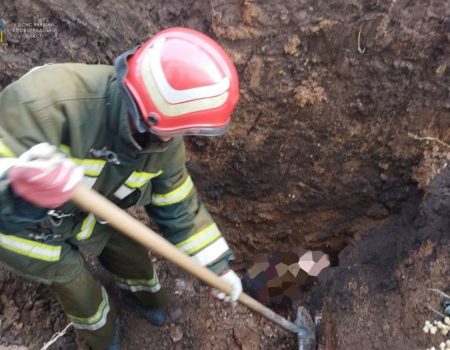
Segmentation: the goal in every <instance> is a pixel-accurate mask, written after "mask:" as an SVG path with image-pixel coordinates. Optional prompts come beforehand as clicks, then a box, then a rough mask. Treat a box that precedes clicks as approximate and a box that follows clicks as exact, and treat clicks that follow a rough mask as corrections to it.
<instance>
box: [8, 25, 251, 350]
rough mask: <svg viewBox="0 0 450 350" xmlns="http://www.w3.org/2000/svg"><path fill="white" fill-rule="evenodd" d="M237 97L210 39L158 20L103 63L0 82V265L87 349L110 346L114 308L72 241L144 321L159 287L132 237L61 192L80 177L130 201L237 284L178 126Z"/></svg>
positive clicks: (224, 125)
mask: <svg viewBox="0 0 450 350" xmlns="http://www.w3.org/2000/svg"><path fill="white" fill-rule="evenodd" d="M238 98H239V82H238V76H237V73H236V69H235V67H234V65H233V63H232V62H231V60H230V58H229V56H228V55H227V54H226V53H225V51H224V50H223V49H222V48H221V47H220V46H219V45H218V44H217V43H216V42H215V41H213V40H212V39H210V38H208V37H207V36H205V35H203V34H201V33H199V32H196V31H194V30H190V29H185V28H170V29H167V30H164V31H162V32H160V33H158V34H156V35H155V36H153V37H152V38H151V39H150V40H149V41H148V42H146V43H145V44H144V45H142V46H138V47H137V48H134V49H132V50H130V51H128V52H126V53H124V54H122V55H121V56H119V57H118V58H117V59H116V61H115V65H114V66H107V65H86V64H71V63H70V64H51V65H45V66H41V67H38V68H34V69H32V70H31V71H30V72H28V73H27V74H25V75H24V76H23V77H21V78H20V79H19V80H17V81H16V82H14V83H12V84H10V85H9V86H7V87H6V88H5V89H4V90H3V91H2V92H1V93H0V157H1V159H0V171H1V179H0V264H1V265H2V266H3V267H5V268H7V269H9V270H10V271H12V272H14V273H16V274H17V275H20V276H23V277H25V278H28V279H31V280H34V281H37V282H41V283H44V284H45V285H47V286H48V288H49V290H50V291H51V293H52V294H53V295H54V296H55V298H56V299H57V300H58V301H59V303H60V304H61V305H62V307H63V309H64V310H65V312H66V313H67V316H68V318H69V319H70V321H71V322H72V323H73V325H74V327H75V328H76V329H77V331H78V332H79V334H80V335H81V336H82V337H83V338H84V339H85V340H86V341H87V343H88V344H89V345H90V346H91V347H92V348H93V349H120V339H119V336H118V325H117V324H118V322H117V312H116V310H115V306H114V304H113V302H112V300H111V299H110V297H109V296H108V293H107V291H106V290H105V288H104V287H103V286H102V284H101V283H100V282H99V281H98V279H97V278H96V277H95V276H93V274H92V273H91V271H90V270H89V267H88V266H87V264H86V262H85V261H84V259H83V257H82V255H81V254H80V249H83V250H87V251H89V252H90V253H92V254H94V255H95V256H97V257H98V261H99V262H100V263H101V265H102V266H104V267H105V268H106V269H107V270H108V271H109V272H110V273H111V274H112V276H113V278H114V279H115V281H116V282H117V284H118V286H119V287H120V288H121V289H122V290H124V293H125V295H128V297H129V298H130V299H131V300H132V302H133V303H135V305H136V307H137V308H138V310H139V311H140V312H141V313H142V315H143V316H145V317H146V318H147V319H148V320H149V321H150V322H151V323H152V324H154V325H156V326H162V325H163V324H164V322H165V320H166V303H167V300H166V296H165V292H164V290H163V289H162V287H161V285H160V283H159V280H158V276H157V274H156V271H155V269H154V268H153V266H152V263H151V261H150V260H149V258H148V253H147V251H146V249H145V248H143V247H141V246H140V245H138V244H137V243H135V242H133V241H131V240H130V239H128V238H126V237H125V236H123V235H121V234H120V233H118V232H116V231H115V230H114V229H113V228H111V227H110V226H108V223H107V222H102V221H100V220H98V219H97V218H96V217H95V216H94V215H93V214H92V213H88V212H83V211H81V210H80V209H77V208H76V207H75V206H74V205H73V204H72V203H71V202H70V201H69V199H70V197H71V193H72V191H73V189H74V187H75V186H76V185H77V184H78V183H80V182H81V183H82V184H83V185H85V186H88V187H90V188H92V189H94V190H95V191H97V192H99V193H101V194H102V195H103V196H105V197H107V198H108V199H109V200H111V201H113V202H114V203H116V204H117V205H118V206H120V207H121V208H124V209H125V208H129V207H131V206H143V207H145V209H146V211H147V213H148V214H149V216H150V218H151V219H152V220H153V222H154V223H155V224H156V225H157V226H158V227H159V229H160V231H161V233H162V234H163V235H164V237H165V238H167V239H168V240H169V241H170V242H171V243H173V244H174V245H176V246H177V247H178V248H179V249H180V250H181V251H183V252H184V253H186V254H188V255H190V256H191V257H192V259H193V260H194V261H196V262H198V263H199V264H201V265H203V266H206V267H208V268H209V269H211V270H212V271H214V272H215V273H217V274H219V275H220V276H221V278H222V279H223V280H224V281H226V282H227V283H229V284H231V285H232V286H233V293H232V294H231V295H230V296H225V295H224V294H223V293H218V291H212V293H213V294H214V295H215V296H216V297H218V298H220V299H225V300H236V299H237V298H238V296H239V294H240V293H241V292H242V285H241V281H240V279H239V277H238V276H237V274H236V273H235V272H234V271H233V270H231V269H230V267H229V262H230V261H231V260H233V258H234V256H233V253H232V251H231V250H230V248H229V246H228V244H227V242H226V240H225V238H224V237H223V236H222V234H221V232H220V230H219V228H218V227H217V225H216V224H215V223H214V221H213V219H212V218H211V216H210V214H209V213H208V211H207V209H206V208H205V206H204V204H203V203H202V202H201V200H200V199H199V197H198V195H197V192H196V190H195V187H194V184H193V182H192V178H191V177H190V176H189V174H188V172H187V171H186V165H185V150H184V144H183V135H207V136H214V135H221V134H223V133H225V132H226V131H227V129H228V128H229V125H230V118H231V114H232V111H233V109H234V107H235V105H236V103H237V101H238Z"/></svg>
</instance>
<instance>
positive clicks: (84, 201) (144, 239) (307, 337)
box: [72, 185, 316, 350]
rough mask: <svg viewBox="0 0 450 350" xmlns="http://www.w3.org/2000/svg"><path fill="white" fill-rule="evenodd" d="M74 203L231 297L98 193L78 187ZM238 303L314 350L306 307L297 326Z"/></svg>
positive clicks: (302, 349)
mask: <svg viewBox="0 0 450 350" xmlns="http://www.w3.org/2000/svg"><path fill="white" fill-rule="evenodd" d="M72 201H73V202H74V203H75V204H77V205H78V206H79V207H80V208H82V209H83V210H85V211H87V212H91V213H93V214H94V215H95V216H96V217H97V218H99V219H101V220H105V221H107V222H108V224H109V225H111V226H112V227H114V228H115V229H117V230H118V231H120V232H122V233H123V234H125V235H126V236H128V237H129V238H131V239H133V240H135V241H136V242H138V243H140V244H141V245H143V246H144V247H146V248H148V249H149V250H151V251H152V252H155V253H157V254H158V255H161V256H162V257H164V258H166V259H167V260H169V261H171V262H173V263H175V264H176V265H178V266H179V267H181V268H182V269H184V270H186V271H187V272H189V273H191V274H193V275H194V276H196V277H197V278H199V279H201V280H202V281H203V282H205V283H207V284H208V285H210V286H211V287H214V288H217V289H219V290H221V291H222V292H224V293H226V294H228V295H229V294H231V290H232V287H231V286H230V285H229V284H228V283H225V282H224V281H222V280H221V279H220V278H219V277H218V276H217V275H216V274H214V273H213V272H211V271H210V270H208V269H207V268H205V267H203V266H201V265H199V264H197V263H196V262H195V261H193V260H192V259H191V258H190V257H189V256H188V255H186V254H185V253H182V252H181V251H179V250H178V249H177V248H176V247H175V246H173V245H172V244H171V243H170V242H168V241H167V240H165V239H164V238H163V237H161V236H160V235H159V234H157V233H156V232H154V231H153V230H151V229H150V228H149V227H147V226H145V225H144V224H143V223H141V222H140V221H138V220H136V219H135V218H133V217H132V216H131V215H129V214H128V213H127V212H125V211H124V210H122V209H120V208H119V207H117V206H116V205H115V204H113V203H112V202H110V201H109V200H107V199H106V198H105V197H103V196H102V195H100V194H99V193H97V192H95V191H93V190H91V189H89V188H86V187H84V186H82V185H78V186H77V187H76V188H75V191H74V193H73V196H72ZM238 301H239V302H240V303H242V304H244V305H246V306H247V307H248V308H250V309H252V310H253V311H256V312H258V313H259V314H261V315H263V316H265V317H266V318H268V319H269V320H271V321H273V322H275V323H277V324H278V325H280V326H281V327H282V328H284V329H286V330H288V331H290V332H292V333H295V334H297V335H298V344H299V350H315V348H316V344H315V332H314V322H313V321H312V320H311V317H310V316H309V314H308V312H307V311H306V310H305V309H304V308H303V307H299V308H298V310H297V318H296V321H295V323H293V322H290V321H288V320H286V319H285V318H283V317H281V316H280V315H278V314H276V313H275V312H273V311H272V310H271V309H269V308H268V307H265V306H264V305H263V304H261V303H260V302H258V301H256V300H255V299H253V298H252V297H250V296H249V295H247V294H245V293H241V295H240V296H239V299H238Z"/></svg>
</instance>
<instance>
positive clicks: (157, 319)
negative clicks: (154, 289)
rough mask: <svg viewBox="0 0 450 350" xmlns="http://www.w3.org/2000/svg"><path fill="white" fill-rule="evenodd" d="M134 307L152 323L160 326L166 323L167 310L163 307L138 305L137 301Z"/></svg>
mask: <svg viewBox="0 0 450 350" xmlns="http://www.w3.org/2000/svg"><path fill="white" fill-rule="evenodd" d="M136 308H137V309H138V310H139V313H140V314H141V315H142V316H143V317H145V318H146V319H147V320H148V321H149V322H150V323H151V324H152V325H154V326H156V327H162V326H164V324H165V323H166V319H167V312H166V310H165V309H164V308H152V307H148V306H147V307H145V306H141V305H139V304H138V303H136Z"/></svg>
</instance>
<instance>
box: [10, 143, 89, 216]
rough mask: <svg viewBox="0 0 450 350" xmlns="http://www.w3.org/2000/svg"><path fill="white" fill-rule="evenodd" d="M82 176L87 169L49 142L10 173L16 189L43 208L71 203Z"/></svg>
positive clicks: (31, 151) (28, 154)
mask: <svg viewBox="0 0 450 350" xmlns="http://www.w3.org/2000/svg"><path fill="white" fill-rule="evenodd" d="M82 177H83V169H82V168H81V167H79V166H77V165H75V163H73V162H72V161H71V160H70V159H67V158H66V157H65V156H64V154H63V153H61V152H59V151H58V149H57V148H56V147H55V146H52V145H50V144H48V143H40V144H38V145H36V146H33V147H32V148H30V149H29V150H28V151H26V152H25V153H23V154H22V155H21V156H20V157H19V158H18V162H17V164H16V165H15V166H13V167H12V168H10V170H9V172H8V179H9V180H10V186H11V188H12V190H13V191H14V192H15V193H16V194H17V195H19V196H20V197H22V198H24V199H25V200H27V201H28V202H30V203H32V204H34V205H36V206H38V207H42V208H57V207H59V206H61V205H63V204H64V203H65V202H67V201H68V200H69V199H70V197H71V195H72V192H73V190H74V188H75V186H76V185H77V184H78V182H79V181H80V180H81V179H82Z"/></svg>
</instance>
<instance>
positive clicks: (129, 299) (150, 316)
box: [122, 292, 167, 327]
mask: <svg viewBox="0 0 450 350" xmlns="http://www.w3.org/2000/svg"><path fill="white" fill-rule="evenodd" d="M122 298H123V300H124V301H125V303H127V304H128V305H130V306H131V307H133V308H135V309H137V310H138V312H139V313H140V314H141V316H143V317H144V318H146V319H147V320H148V321H149V322H150V323H151V324H152V325H154V326H156V327H162V326H164V324H165V323H166V319H167V311H166V309H165V308H164V307H150V306H143V305H141V304H140V303H139V301H138V300H137V299H136V297H135V296H134V295H132V294H131V293H123V292H122Z"/></svg>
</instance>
